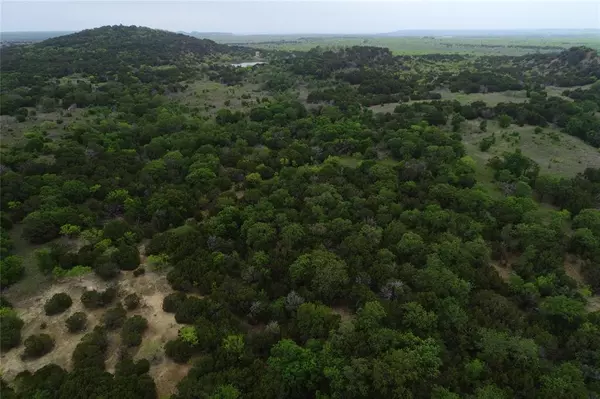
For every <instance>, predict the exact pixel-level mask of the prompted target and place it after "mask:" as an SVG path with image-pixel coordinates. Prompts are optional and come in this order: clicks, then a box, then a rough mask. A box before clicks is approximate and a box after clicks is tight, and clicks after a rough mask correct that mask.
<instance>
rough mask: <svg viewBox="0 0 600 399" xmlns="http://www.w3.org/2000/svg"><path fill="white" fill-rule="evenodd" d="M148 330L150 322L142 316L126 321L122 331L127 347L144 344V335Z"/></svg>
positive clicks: (124, 343)
mask: <svg viewBox="0 0 600 399" xmlns="http://www.w3.org/2000/svg"><path fill="white" fill-rule="evenodd" d="M146 329H148V321H147V320H146V319H144V318H143V317H142V316H133V317H130V318H129V319H127V320H126V321H125V323H124V324H123V330H121V339H122V342H123V345H125V346H129V347H131V346H138V345H139V344H141V343H142V335H143V334H144V331H146Z"/></svg>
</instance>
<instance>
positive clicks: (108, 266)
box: [94, 262, 120, 280]
mask: <svg viewBox="0 0 600 399" xmlns="http://www.w3.org/2000/svg"><path fill="white" fill-rule="evenodd" d="M94 272H95V273H96V274H97V275H98V277H100V278H101V279H102V280H112V279H113V278H115V277H117V276H118V275H119V273H120V269H119V265H117V264H116V263H115V262H102V263H101V264H99V265H98V266H96V268H95V269H94Z"/></svg>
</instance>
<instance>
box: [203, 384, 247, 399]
mask: <svg viewBox="0 0 600 399" xmlns="http://www.w3.org/2000/svg"><path fill="white" fill-rule="evenodd" d="M241 397H242V395H241V393H240V391H239V390H238V389H237V388H235V387H234V386H233V385H221V386H219V387H217V389H216V390H215V393H213V394H212V395H211V396H209V399H238V398H241Z"/></svg>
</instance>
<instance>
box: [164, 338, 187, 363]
mask: <svg viewBox="0 0 600 399" xmlns="http://www.w3.org/2000/svg"><path fill="white" fill-rule="evenodd" d="M165 354H166V355H167V356H168V357H170V358H171V359H173V361H174V362H175V363H181V364H183V363H186V362H187V361H188V360H190V358H191V357H192V346H191V345H190V344H189V343H188V342H186V341H184V340H182V339H181V338H177V339H175V340H173V341H169V342H167V344H166V345H165Z"/></svg>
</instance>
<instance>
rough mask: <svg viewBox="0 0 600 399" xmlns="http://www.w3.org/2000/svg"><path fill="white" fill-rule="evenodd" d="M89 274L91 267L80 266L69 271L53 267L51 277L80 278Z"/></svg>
mask: <svg viewBox="0 0 600 399" xmlns="http://www.w3.org/2000/svg"><path fill="white" fill-rule="evenodd" d="M91 272H92V268H91V267H89V266H82V265H77V266H75V267H73V268H71V269H69V270H65V269H63V268H62V267H55V268H54V269H52V276H53V277H54V278H65V277H81V276H85V275H86V274H88V273H91Z"/></svg>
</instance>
